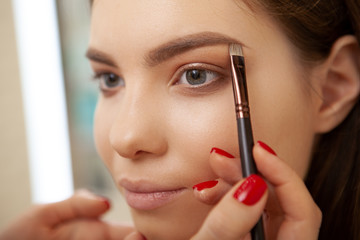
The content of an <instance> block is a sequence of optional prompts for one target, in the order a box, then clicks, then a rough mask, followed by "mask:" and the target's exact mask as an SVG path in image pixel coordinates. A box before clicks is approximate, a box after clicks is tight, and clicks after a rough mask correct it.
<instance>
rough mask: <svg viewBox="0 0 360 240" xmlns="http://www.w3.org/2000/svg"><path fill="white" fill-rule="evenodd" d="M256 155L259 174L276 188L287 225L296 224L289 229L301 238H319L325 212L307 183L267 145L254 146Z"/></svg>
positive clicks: (259, 143)
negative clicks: (310, 191) (314, 198)
mask: <svg viewBox="0 0 360 240" xmlns="http://www.w3.org/2000/svg"><path fill="white" fill-rule="evenodd" d="M253 154H254V158H255V161H256V165H257V168H258V170H259V172H260V173H261V174H262V175H263V176H264V177H265V178H266V179H267V180H268V181H269V183H271V184H272V185H273V187H274V191H275V193H276V196H277V198H278V201H279V204H280V207H281V209H282V211H283V212H284V216H285V225H289V224H290V225H292V226H291V227H290V226H289V228H288V229H291V234H294V236H297V235H296V234H298V236H299V237H300V238H299V239H316V236H317V234H318V230H319V228H320V224H321V212H320V210H319V208H318V207H317V205H316V204H315V202H314V200H313V199H312V197H311V195H310V193H309V191H308V190H307V188H306V186H305V184H304V182H303V180H302V179H301V178H300V177H299V176H298V175H297V173H296V172H295V171H294V170H292V169H291V168H290V167H289V166H288V165H287V164H286V163H285V162H284V161H282V160H281V159H280V158H279V157H277V156H276V155H275V154H274V152H273V151H272V150H271V149H270V148H269V147H268V146H267V145H265V144H264V143H262V142H258V143H257V144H256V145H255V146H254V150H253ZM295 230H296V231H297V233H295V232H294V231H295ZM285 234H287V232H285ZM289 234H290V233H289ZM306 234H308V235H306ZM286 237H289V236H283V237H282V238H280V236H279V239H286ZM314 237H315V238H314Z"/></svg>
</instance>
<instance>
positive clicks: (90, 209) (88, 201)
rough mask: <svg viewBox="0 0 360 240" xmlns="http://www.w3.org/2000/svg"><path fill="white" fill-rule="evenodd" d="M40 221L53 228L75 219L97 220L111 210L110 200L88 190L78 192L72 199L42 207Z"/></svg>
mask: <svg viewBox="0 0 360 240" xmlns="http://www.w3.org/2000/svg"><path fill="white" fill-rule="evenodd" d="M41 207H42V210H41V211H40V215H41V216H40V219H41V220H42V221H43V222H45V223H46V225H48V226H53V225H56V224H59V223H61V222H64V221H69V220H72V219H75V218H97V217H99V216H100V215H102V214H103V213H105V212H106V211H107V210H109V208H110V203H109V200H108V199H106V198H104V197H100V196H97V195H95V194H93V193H91V192H89V191H87V190H78V191H77V192H76V193H75V194H74V195H73V196H72V197H70V198H68V199H66V200H64V201H61V202H56V203H50V204H46V205H43V206H41Z"/></svg>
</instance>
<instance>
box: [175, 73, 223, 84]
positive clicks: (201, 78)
mask: <svg viewBox="0 0 360 240" xmlns="http://www.w3.org/2000/svg"><path fill="white" fill-rule="evenodd" d="M217 77H218V76H217V74H216V73H214V72H212V71H208V70H202V69H190V70H186V71H185V72H184V73H183V74H182V75H181V77H180V79H179V81H178V84H190V85H202V84H206V83H207V82H210V81H212V80H214V79H215V78H217Z"/></svg>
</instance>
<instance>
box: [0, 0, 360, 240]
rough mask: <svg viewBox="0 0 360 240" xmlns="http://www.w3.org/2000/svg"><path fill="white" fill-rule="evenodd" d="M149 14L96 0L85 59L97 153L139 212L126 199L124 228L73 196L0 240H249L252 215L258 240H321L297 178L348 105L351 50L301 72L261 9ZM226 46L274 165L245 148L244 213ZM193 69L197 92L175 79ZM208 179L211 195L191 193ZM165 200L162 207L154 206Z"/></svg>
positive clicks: (355, 53)
mask: <svg viewBox="0 0 360 240" xmlns="http://www.w3.org/2000/svg"><path fill="white" fill-rule="evenodd" d="M153 4H154V3H150V1H130V0H122V1H118V0H101V1H100V0H98V1H95V2H94V4H93V16H92V29H91V41H90V48H89V51H88V53H87V56H88V58H89V59H90V61H91V65H92V67H93V69H94V72H95V76H96V77H95V78H96V79H97V80H99V85H100V89H101V94H100V97H99V104H98V107H97V111H96V116H95V117H96V122H95V132H96V144H97V148H98V151H99V153H100V155H101V156H102V158H103V160H104V162H105V164H106V165H107V167H108V169H109V171H110V173H111V174H112V176H113V178H114V180H115V182H116V184H117V185H118V187H119V189H120V191H121V192H122V193H123V194H124V195H125V196H129V194H128V192H129V189H130V190H131V191H133V192H137V193H135V194H134V193H131V194H130V196H132V197H134V195H135V196H137V197H135V199H137V200H136V201H137V203H136V201H135V204H134V201H133V200H134V198H133V199H131V197H130V198H129V197H127V200H128V202H129V204H130V206H132V213H133V217H134V223H135V229H134V227H132V226H126V225H115V224H110V223H107V222H104V221H102V220H101V215H102V214H103V213H105V212H106V211H107V210H108V208H109V202H108V201H107V200H106V199H104V198H102V197H99V196H96V195H93V194H91V193H89V192H84V191H80V192H77V193H76V194H75V195H74V196H72V197H71V198H69V199H67V200H64V201H61V202H57V203H51V204H45V205H40V206H35V207H33V208H32V209H30V211H28V212H27V213H25V214H23V215H22V216H20V218H19V219H17V220H16V221H14V222H13V223H12V224H10V225H9V226H8V227H7V228H5V229H3V230H2V232H1V233H0V239H64V238H65V239H124V240H140V239H145V237H146V239H150V240H151V239H152V240H153V239H175V240H176V239H192V240H220V239H221V240H235V239H236V240H239V239H250V234H249V232H250V230H251V229H252V227H253V226H254V225H255V223H256V222H257V221H258V219H259V218H260V216H261V214H263V216H264V218H263V219H264V227H265V232H266V239H277V240H287V239H299V240H300V239H309V240H310V239H314V240H315V239H318V232H319V228H320V224H321V212H320V210H319V208H318V207H317V206H316V204H315V202H314V201H313V199H312V197H311V195H310V193H309V192H308V190H307V188H306V186H305V185H304V182H303V178H304V177H305V175H306V172H307V168H308V165H309V161H310V160H309V159H310V155H311V150H312V148H313V147H314V146H315V147H316V145H315V144H314V142H315V143H316V138H317V136H318V134H321V133H324V132H328V131H331V130H332V129H333V128H334V127H336V126H337V125H338V124H339V123H341V122H342V121H343V120H344V118H345V117H346V116H347V115H348V113H349V111H350V110H351V109H352V108H353V106H354V103H355V102H356V101H357V99H358V97H359V92H360V77H359V76H360V70H359V69H360V68H359V61H358V59H359V55H360V49H359V45H358V43H357V41H356V38H355V37H354V36H351V35H348V36H342V37H340V38H339V39H338V40H337V41H336V42H335V43H334V44H333V46H332V49H331V51H330V53H329V56H328V57H327V59H325V60H324V61H323V62H320V63H319V62H318V63H316V64H315V63H313V64H312V65H313V66H312V67H311V69H310V68H305V67H303V66H302V62H301V61H300V60H299V59H298V58H297V57H296V56H297V55H296V54H297V50H295V49H294V47H293V46H292V45H291V43H289V41H288V39H287V38H286V36H284V34H283V33H282V31H281V30H280V29H279V27H278V25H276V23H275V22H273V20H272V19H271V18H269V17H268V16H267V15H266V14H265V13H264V12H261V11H260V9H255V11H254V8H252V10H249V9H248V8H247V6H245V5H244V4H242V3H238V4H235V2H234V1H225V2H224V1H215V0H208V1H205V0H203V1H202V0H199V1H195V2H194V1H190V0H181V1H180V0H179V1H165V0H164V1H160V0H159V1H156V4H158V5H156V6H154V5H153ZM151 13H156V14H151ZM159 36H160V37H159ZM229 43H238V44H240V45H242V48H243V52H244V55H245V59H246V71H247V79H248V90H249V94H250V105H251V115H252V124H253V130H254V137H255V140H258V139H259V140H262V141H265V142H267V143H268V144H269V145H270V146H272V148H273V149H275V152H276V153H277V155H276V154H274V152H273V151H272V150H271V151H269V148H268V147H264V144H260V143H256V144H255V146H254V149H253V156H254V159H255V162H256V165H257V168H258V171H259V174H260V175H261V176H262V177H263V178H264V179H265V180H266V181H267V186H268V187H265V188H264V185H262V187H261V188H262V189H263V190H264V191H262V194H261V195H258V198H257V200H256V201H255V202H252V204H251V205H249V204H248V203H249V202H248V203H246V202H245V201H243V200H241V199H237V198H235V197H234V196H235V194H234V193H235V192H236V193H239V189H242V192H241V191H240V195H242V196H244V194H245V196H249V195H251V194H250V193H251V191H250V192H249V189H245V190H244V185H243V183H244V182H248V180H249V179H243V177H242V176H241V174H240V173H241V166H240V159H239V154H238V147H237V136H236V125H235V114H234V105H233V99H232V89H231V83H230V76H229V75H230V74H229V73H230V69H229V56H228V44H229ZM169 46H171V47H169ZM196 69H198V70H199V71H197V72H196V73H202V75H201V76H206V78H200V79H201V80H206V81H205V83H201V82H199V81H198V82H197V84H199V83H200V85H199V86H197V87H195V88H194V86H191V85H189V82H188V81H190V82H193V80H194V79H192V78H191V74H190V75H186V74H185V75H184V74H183V73H184V72H186V71H187V72H188V73H189V72H190V71H188V70H196ZM204 70H206V71H204ZM118 76H120V77H118ZM186 76H187V77H186ZM189 76H190V78H189ZM109 80H111V81H109ZM195 80H199V78H197V79H195ZM193 83H194V82H193ZM313 145H314V146H313ZM212 147H218V148H221V149H224V150H226V151H227V152H230V153H231V154H232V155H234V156H235V157H234V158H231V157H229V156H224V155H223V154H219V152H217V151H212V152H211V153H209V151H210V149H211V148H212ZM225 155H228V154H225ZM209 180H216V181H218V183H217V184H216V185H215V186H213V187H212V188H205V189H203V190H199V189H194V190H193V189H192V186H194V185H197V184H199V183H202V182H204V181H209ZM246 186H251V184H246ZM267 189H268V190H267ZM165 190H176V191H175V192H176V194H175V193H173V192H172V191H170V194H169V191H165ZM253 190H255V191H258V190H259V189H258V188H255V189H253ZM154 191H155V192H156V191H157V192H160V195H159V194H158V195H156V194H155V195H154V194H152V193H151V192H154ZM139 192H140V193H139ZM141 192H142V193H141ZM144 192H145V194H144ZM149 192H150V193H149ZM164 195H165V196H172V198H171V199H170V200H169V197H165V199H167V200H166V201H165V202H162V201H161V199H162V198H161V196H164ZM139 196H140V197H139ZM154 196H155V198H153V197H154ZM156 196H160V197H156ZM129 199H130V200H129ZM139 199H140V201H139ZM153 199H155V201H154V200H153ZM245 199H246V198H245ZM159 202H160V204H159ZM154 204H155V205H156V206H154ZM29 219H30V220H29ZM144 235H145V237H144Z"/></svg>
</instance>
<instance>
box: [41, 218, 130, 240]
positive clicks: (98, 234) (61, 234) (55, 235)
mask: <svg viewBox="0 0 360 240" xmlns="http://www.w3.org/2000/svg"><path fill="white" fill-rule="evenodd" d="M133 231H134V227H132V226H130V225H120V224H112V223H108V222H104V221H100V220H97V219H91V218H79V219H76V220H73V221H67V222H64V223H62V224H59V225H57V226H56V227H55V228H54V229H53V232H52V234H51V236H52V238H51V239H68V240H78V239H87V240H97V239H107V240H116V239H124V238H125V237H126V236H127V235H129V234H130V233H131V232H133ZM44 239H49V237H48V238H44Z"/></svg>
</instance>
